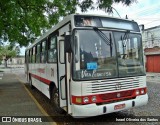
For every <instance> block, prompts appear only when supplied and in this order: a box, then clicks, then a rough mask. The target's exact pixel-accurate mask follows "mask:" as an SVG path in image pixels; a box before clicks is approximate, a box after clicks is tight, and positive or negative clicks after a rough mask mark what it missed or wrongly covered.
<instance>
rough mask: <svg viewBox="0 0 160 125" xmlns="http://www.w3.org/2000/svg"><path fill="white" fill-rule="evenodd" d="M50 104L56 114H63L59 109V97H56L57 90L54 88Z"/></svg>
mask: <svg viewBox="0 0 160 125" xmlns="http://www.w3.org/2000/svg"><path fill="white" fill-rule="evenodd" d="M51 104H52V106H53V107H54V109H55V110H56V111H57V112H58V113H60V114H63V113H64V110H63V109H62V108H61V107H59V95H58V89H57V88H56V87H54V88H53V89H52V90H51Z"/></svg>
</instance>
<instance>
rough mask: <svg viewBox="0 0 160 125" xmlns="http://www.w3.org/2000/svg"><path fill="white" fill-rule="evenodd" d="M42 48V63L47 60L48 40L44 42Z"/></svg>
mask: <svg viewBox="0 0 160 125" xmlns="http://www.w3.org/2000/svg"><path fill="white" fill-rule="evenodd" d="M41 46H42V49H41V63H45V62H46V41H43V42H42V45H41Z"/></svg>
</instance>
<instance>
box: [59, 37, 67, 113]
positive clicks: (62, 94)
mask: <svg viewBox="0 0 160 125" xmlns="http://www.w3.org/2000/svg"><path fill="white" fill-rule="evenodd" d="M57 48H58V68H57V69H58V90H59V101H60V107H61V108H63V109H64V110H66V111H67V103H66V99H67V96H66V82H65V81H66V67H65V54H64V37H58V42H57Z"/></svg>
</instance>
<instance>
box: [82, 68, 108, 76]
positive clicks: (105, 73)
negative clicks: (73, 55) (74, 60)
mask: <svg viewBox="0 0 160 125" xmlns="http://www.w3.org/2000/svg"><path fill="white" fill-rule="evenodd" d="M105 76H111V72H97V70H93V71H87V70H82V72H81V77H82V78H85V77H105Z"/></svg>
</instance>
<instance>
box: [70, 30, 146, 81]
mask: <svg viewBox="0 0 160 125" xmlns="http://www.w3.org/2000/svg"><path fill="white" fill-rule="evenodd" d="M101 32H102V33H103V34H104V35H105V36H106V38H107V39H108V40H110V39H112V41H108V40H107V42H106V40H105V39H104V38H103V37H101V34H99V33H98V32H96V31H95V30H89V29H88V30H86V29H85V30H75V33H74V42H73V43H74V44H73V46H74V59H73V61H74V62H73V79H75V80H92V79H106V78H115V77H123V76H135V75H144V65H143V53H142V45H141V44H142V43H141V36H140V35H138V34H133V33H125V32H111V31H101ZM110 34H111V35H110ZM110 37H111V38H110ZM109 42H110V43H109Z"/></svg>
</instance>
